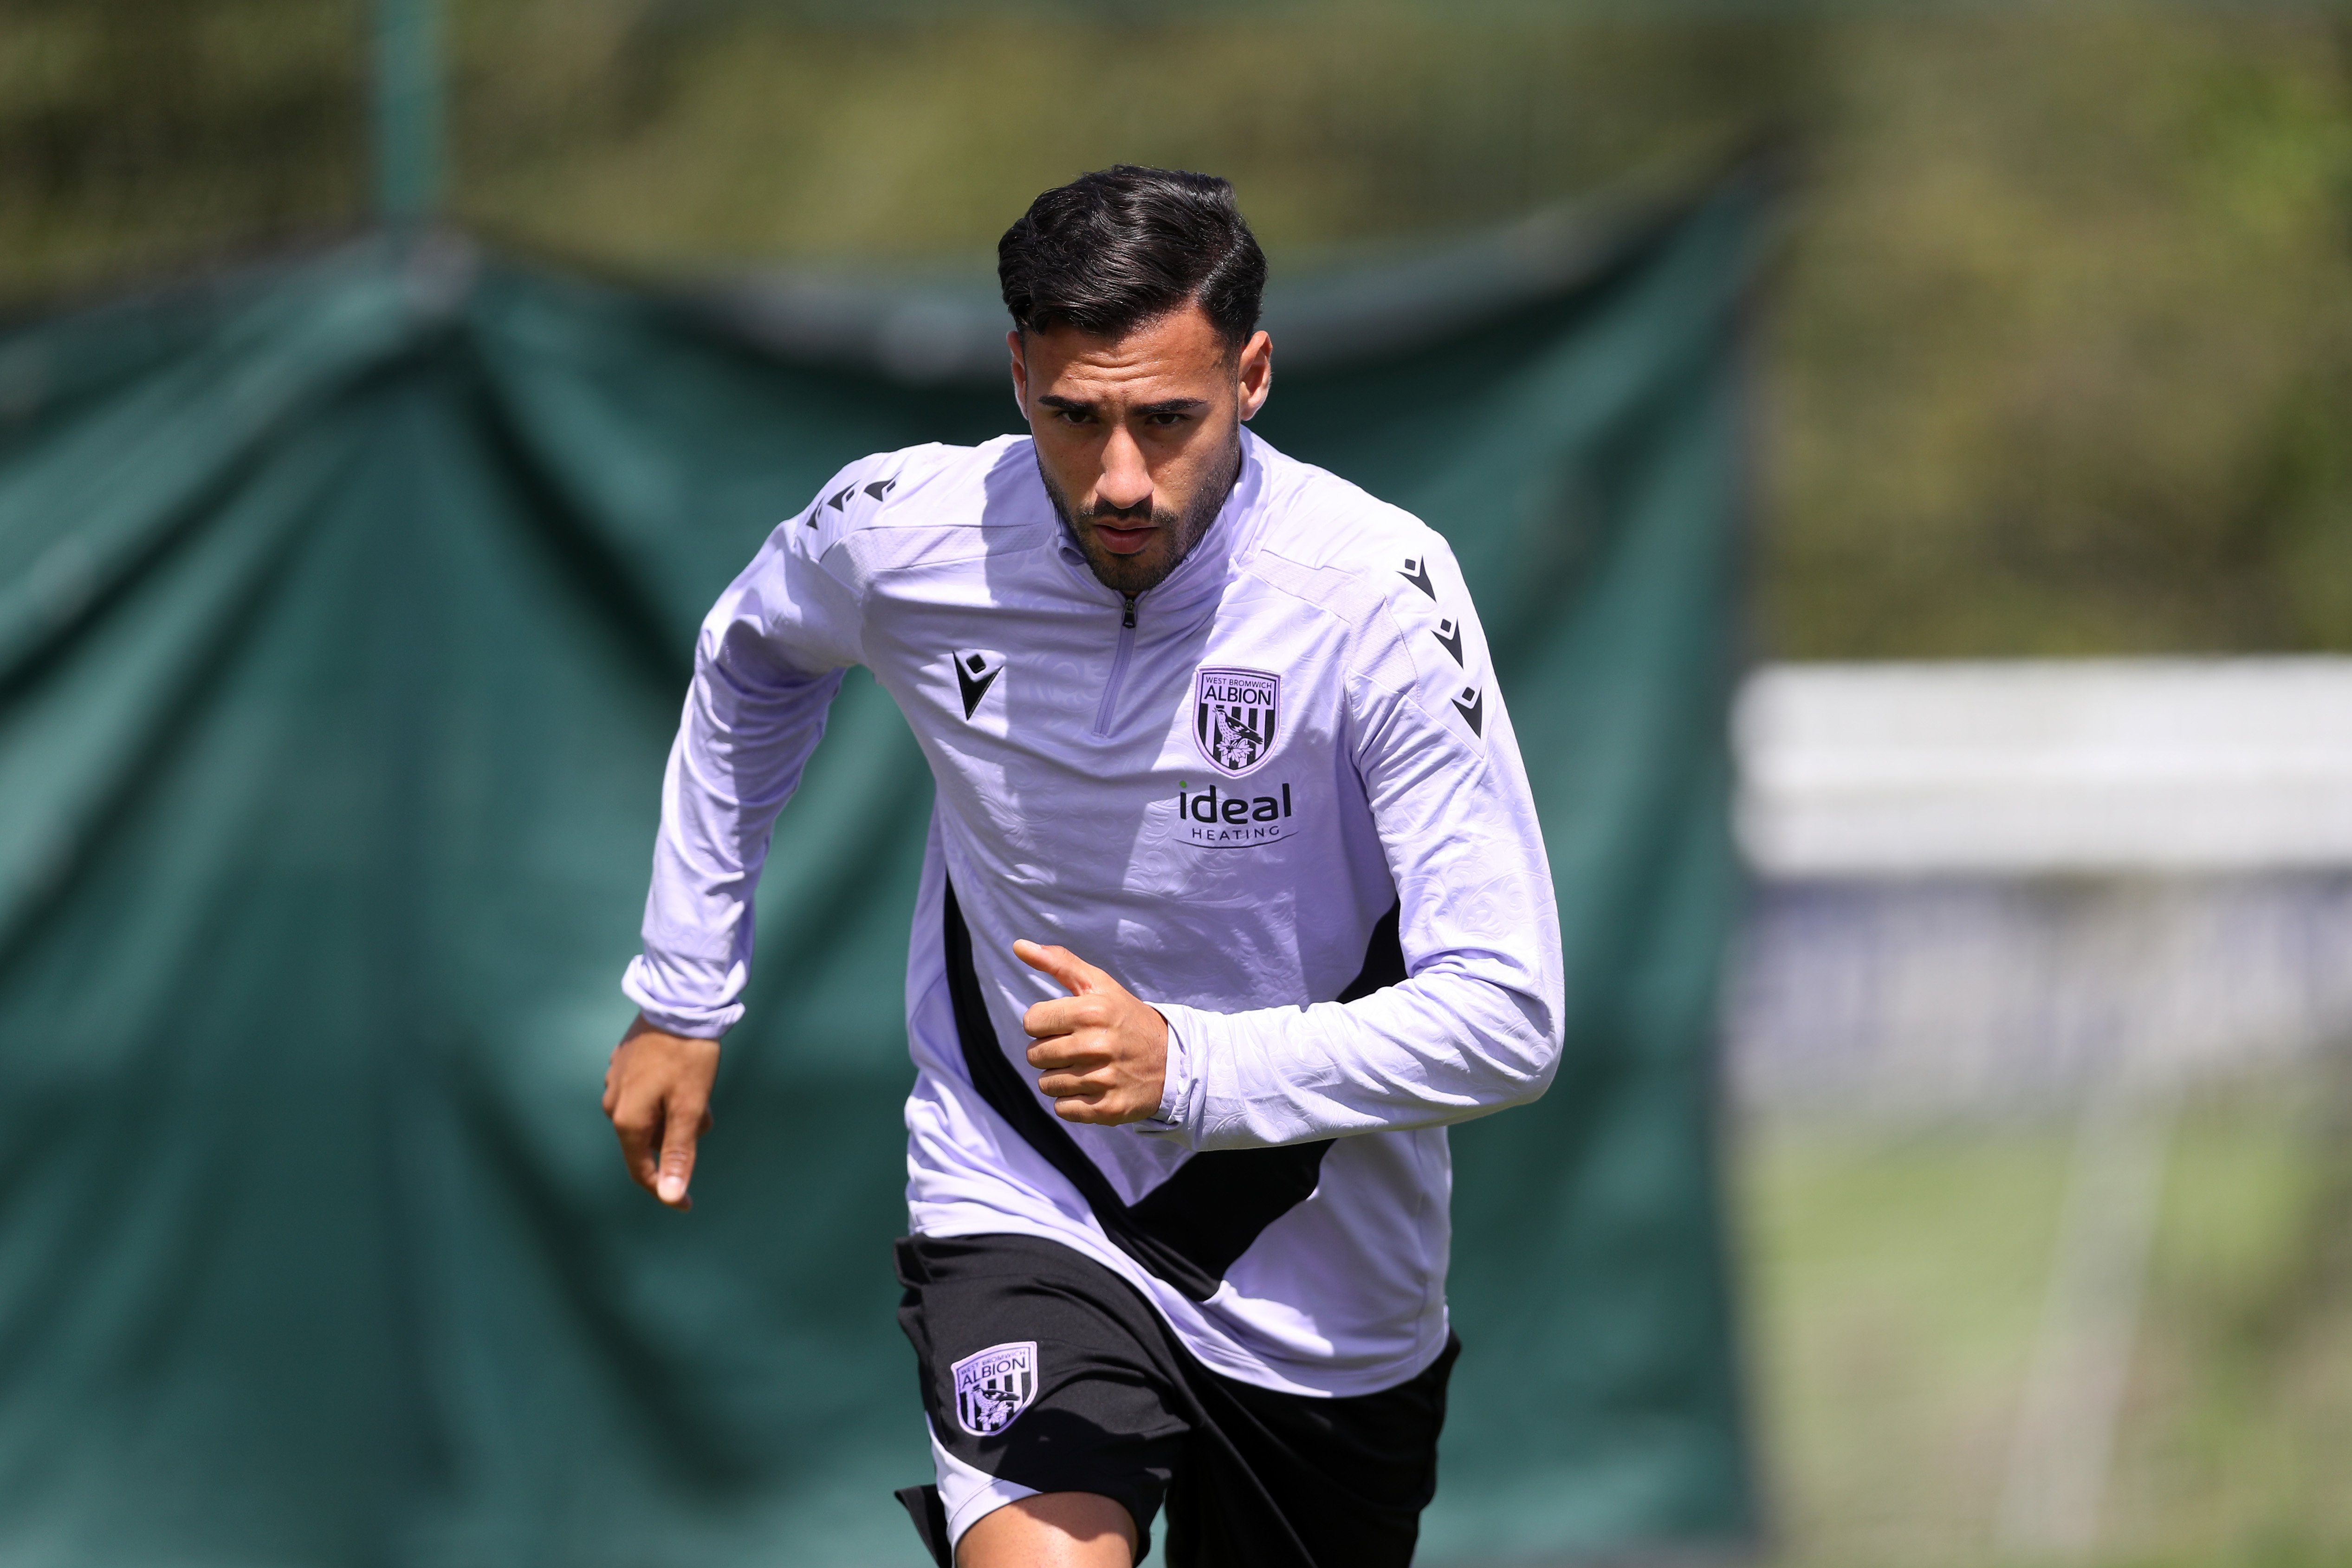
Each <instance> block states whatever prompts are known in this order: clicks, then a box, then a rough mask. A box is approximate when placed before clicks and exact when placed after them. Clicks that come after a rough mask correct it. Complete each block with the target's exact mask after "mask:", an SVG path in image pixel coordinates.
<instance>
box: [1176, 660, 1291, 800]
mask: <svg viewBox="0 0 2352 1568" xmlns="http://www.w3.org/2000/svg"><path fill="white" fill-rule="evenodd" d="M1192 695H1193V716H1192V739H1193V740H1194V741H1196V742H1199V744H1200V747H1201V755H1202V756H1203V757H1206V758H1207V759H1208V760H1209V765H1210V766H1211V767H1213V768H1215V769H1216V770H1217V771H1219V772H1220V773H1226V774H1229V775H1230V776H1232V777H1234V778H1239V777H1240V776H1241V775H1242V774H1244V773H1247V772H1249V771H1250V770H1251V769H1252V768H1255V767H1256V766H1257V765H1258V764H1259V763H1262V762H1264V761H1265V759H1266V757H1267V755H1268V754H1269V753H1271V752H1273V750H1274V725H1275V717H1276V713H1277V712H1278V711H1279V710H1280V709H1281V707H1282V677H1280V676H1278V675H1268V674H1267V673H1266V672H1265V671H1264V670H1262V669H1204V670H1202V671H1201V674H1200V678H1199V679H1197V680H1196V681H1195V682H1194V683H1193V688H1192Z"/></svg>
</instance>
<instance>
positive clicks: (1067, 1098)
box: [1013, 942, 1168, 1127]
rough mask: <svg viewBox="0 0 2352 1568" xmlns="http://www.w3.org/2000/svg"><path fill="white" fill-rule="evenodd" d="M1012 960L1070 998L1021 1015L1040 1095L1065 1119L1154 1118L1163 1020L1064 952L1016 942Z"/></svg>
mask: <svg viewBox="0 0 2352 1568" xmlns="http://www.w3.org/2000/svg"><path fill="white" fill-rule="evenodd" d="M1013 957H1015V958H1017V959H1019V960H1020V961H1021V962H1022V963H1025V964H1027V965H1028V966H1029V967H1030V968H1032V969H1034V970H1038V971H1041V972H1043V973H1045V974H1048V975H1051V976H1052V977H1053V978H1054V979H1055V980H1056V981H1058V982H1060V984H1062V986H1063V988H1064V989H1066V990H1067V991H1068V992H1069V994H1068V995H1067V996H1057V997H1055V999H1054V1000H1052V1001H1051V1002H1040V1003H1038V1004H1037V1005H1035V1006H1034V1007H1032V1008H1030V1009H1029V1011H1028V1012H1026V1013H1024V1014H1023V1015H1022V1016H1021V1026H1022V1027H1023V1028H1024V1029H1026V1030H1027V1031H1028V1032H1029V1034H1030V1036H1031V1037H1032V1038H1034V1040H1035V1041H1036V1042H1037V1043H1036V1044H1035V1045H1034V1046H1031V1047H1029V1065H1030V1066H1031V1067H1033V1068H1040V1069H1042V1070H1041V1071H1040V1074H1039V1076H1038V1079H1037V1089H1038V1092H1039V1093H1041V1094H1043V1095H1045V1097H1046V1098H1047V1099H1048V1100H1052V1101H1053V1102H1054V1114H1055V1115H1056V1116H1059V1117H1060V1118H1061V1119H1062V1120H1063V1121H1087V1122H1092V1123H1094V1124H1095V1125H1096V1126H1098V1127H1116V1126H1118V1124H1119V1123H1121V1122H1124V1121H1145V1120H1147V1119H1148V1118H1150V1117H1154V1116H1157V1115H1159V1114H1160V1095H1161V1094H1162V1093H1164V1092H1165V1091H1166V1089H1167V1081H1168V1020H1167V1019H1165V1018H1163V1017H1161V1016H1160V1014H1159V1012H1158V1010H1157V1009H1155V1008H1153V1007H1152V1006H1151V1005H1150V1004H1149V1003H1145V1002H1141V1001H1139V1000H1137V999H1136V997H1135V996H1133V995H1132V994H1129V991H1128V989H1127V987H1126V986H1124V985H1121V984H1119V983H1118V981H1116V980H1113V979H1112V978H1111V977H1110V976H1109V975H1108V974H1105V973H1103V972H1102V971H1101V970H1099V969H1097V968H1096V967H1095V966H1094V965H1093V964H1091V963H1087V962H1086V961H1085V960H1084V959H1082V958H1080V957H1078V955H1077V954H1076V953H1074V952H1071V951H1070V950H1069V949H1068V948H1066V947H1041V946H1039V945H1038V944H1037V943H1035V942H1014V943H1013Z"/></svg>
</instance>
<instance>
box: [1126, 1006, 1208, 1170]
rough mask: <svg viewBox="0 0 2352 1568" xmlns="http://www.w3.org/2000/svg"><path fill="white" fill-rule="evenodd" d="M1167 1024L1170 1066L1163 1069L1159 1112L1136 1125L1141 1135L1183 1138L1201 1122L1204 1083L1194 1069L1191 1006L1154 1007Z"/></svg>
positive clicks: (1193, 1032)
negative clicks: (1201, 1099)
mask: <svg viewBox="0 0 2352 1568" xmlns="http://www.w3.org/2000/svg"><path fill="white" fill-rule="evenodd" d="M1153 1011H1154V1012H1156V1013H1158V1014H1159V1015H1160V1017H1161V1018H1163V1019H1164V1020H1166V1021H1167V1024H1168V1063H1167V1066H1166V1068H1165V1069H1164V1071H1165V1074H1166V1078H1165V1080H1164V1087H1163V1088H1162V1089H1160V1112H1159V1114H1158V1115H1156V1116H1153V1117H1150V1118H1149V1119H1148V1120H1146V1121H1139V1122H1136V1123H1135V1124H1134V1125H1135V1130H1136V1131H1138V1132H1141V1133H1144V1134H1146V1135H1147V1136H1153V1137H1162V1138H1165V1137H1171V1136H1181V1135H1182V1134H1183V1133H1185V1132H1186V1131H1189V1130H1190V1129H1191V1128H1192V1124H1193V1123H1194V1122H1195V1121H1198V1120H1199V1110H1200V1098H1201V1088H1202V1085H1201V1081H1200V1077H1199V1074H1198V1073H1196V1072H1195V1071H1194V1070H1193V1051H1192V1036H1193V1035H1194V1034H1195V1033H1196V1032H1197V1031H1196V1030H1195V1029H1194V1028H1193V1026H1192V1008H1190V1007H1176V1006H1158V1005H1155V1006H1154V1007H1153Z"/></svg>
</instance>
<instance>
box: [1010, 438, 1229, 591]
mask: <svg viewBox="0 0 2352 1568" xmlns="http://www.w3.org/2000/svg"><path fill="white" fill-rule="evenodd" d="M1241 465H1242V442H1241V430H1240V427H1239V426H1235V428H1234V439H1233V445H1232V448H1231V451H1230V452H1229V454H1228V457H1227V461H1226V463H1225V472H1224V477H1223V479H1220V480H1218V481H1217V482H1216V483H1214V484H1211V485H1204V486H1202V489H1201V493H1200V494H1198V495H1196V496H1194V497H1193V498H1192V500H1191V501H1190V502H1188V503H1187V504H1186V506H1185V508H1184V510H1182V511H1181V512H1178V511H1175V510H1171V509H1169V508H1166V507H1154V508H1153V509H1152V510H1151V526H1152V528H1153V529H1154V531H1157V532H1158V533H1159V534H1160V536H1161V537H1162V538H1166V539H1170V540H1172V541H1174V548H1173V549H1171V551H1169V552H1168V553H1167V554H1165V555H1162V556H1155V555H1153V554H1152V552H1150V551H1145V552H1140V553H1139V554H1135V555H1117V554H1113V553H1112V552H1110V551H1108V550H1106V549H1104V548H1103V546H1102V542H1101V541H1100V540H1098V539H1097V538H1096V537H1095V535H1094V531H1093V530H1091V529H1088V528H1082V527H1080V526H1079V525H1078V521H1077V513H1076V511H1075V510H1073V509H1072V507H1071V505H1070V498H1069V497H1067V496H1066V495H1064V494H1063V493H1062V488H1061V487H1060V486H1059V485H1057V484H1055V482H1054V476H1053V475H1051V474H1049V473H1047V472H1046V471H1045V464H1043V463H1040V464H1038V465H1037V477H1038V478H1039V479H1042V480H1044V481H1045V494H1046V496H1047V497H1048V498H1050V499H1051V500H1052V501H1053V503H1054V514H1055V516H1056V517H1059V518H1060V519H1061V520H1062V531H1063V532H1065V533H1066V534H1068V535H1069V537H1070V542H1072V543H1073V544H1076V546H1077V547H1078V553H1079V554H1080V555H1083V556H1085V557H1086V562H1087V570H1089V571H1091V572H1092V573H1094V574H1095V580H1096V581H1097V582H1099V583H1100V584H1102V585H1103V586H1104V587H1106V588H1108V589H1109V590H1110V591H1111V592H1112V593H1114V594H1126V595H1137V594H1142V593H1148V592H1149V591H1150V590H1151V589H1153V588H1157V587H1158V586H1160V584H1161V583H1163V582H1165V581H1167V578H1168V574H1170V573H1171V572H1173V571H1175V570H1176V568H1177V567H1179V566H1181V565H1182V564H1183V563H1184V562H1185V559H1186V558H1187V557H1188V556H1190V555H1191V554H1192V547H1193V546H1194V545H1196V544H1198V543H1200V542H1201V541H1202V539H1203V538H1204V537H1206V535H1207V534H1208V531H1209V530H1210V528H1211V527H1212V526H1213V525H1214V524H1215V522H1216V521H1217V514H1218V513H1219V512H1220V511H1223V510H1224V506H1225V497H1226V496H1228V495H1230V494H1232V493H1233V488H1234V480H1235V479H1239V478H1240V477H1241ZM1093 515H1094V516H1096V517H1099V518H1104V519H1110V518H1115V517H1118V516H1120V515H1122V514H1121V513H1120V512H1119V511H1118V510H1117V509H1115V508H1112V507H1107V506H1104V505H1103V504H1102V503H1101V502H1099V501H1097V503H1096V504H1095V509H1094V513H1093Z"/></svg>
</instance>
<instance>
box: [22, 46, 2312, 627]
mask: <svg viewBox="0 0 2352 1568" xmlns="http://www.w3.org/2000/svg"><path fill="white" fill-rule="evenodd" d="M447 11H448V20H447V26H446V36H447V38H448V47H449V55H450V72H451V103H452V112H453V115H454V124H453V126H452V128H451V130H452V134H451V138H450V147H451V163H452V165H453V166H452V169H451V179H452V197H451V200H452V205H453V216H455V217H456V218H457V220H458V221H460V222H462V223H464V224H466V225H467V226H471V227H474V228H476V229H478V230H479V231H481V232H484V233H486V234H488V235H490V236H492V237H496V238H499V239H500V240H503V241H505V242H506V243H509V244H511V245H516V246H520V247H524V248H526V249H530V250H536V251H540V252H542V253H552V254H555V255H558V256H562V257H564V258H572V259H575V260H587V261H593V262H597V263H602V264H605V265H610V266H617V267H621V268H627V269H631V270H635V271H640V272H647V273H666V272H673V271H676V270H678V269H682V268H707V267H710V266H714V265H718V266H741V265H761V264H768V263H783V264H799V265H810V264H814V265H824V266H832V267H845V266H852V265H855V266H867V267H870V266H876V265H883V266H934V265H963V266H973V265H979V264H981V263H983V262H984V261H985V259H986V258H987V257H988V255H989V252H990V250H991V247H992V243H993V240H994V237H995V236H996V235H997V234H998V233H999V232H1000V231H1001V230H1002V228H1003V226H1004V225H1005V223H1006V222H1008V221H1009V220H1010V218H1011V217H1012V216H1013V215H1014V214H1015V213H1017V212H1018V211H1019V209H1020V208H1021V206H1022V205H1024V203H1025V201H1026V200H1027V198H1028V197H1029V196H1030V195H1034V193H1035V192H1036V191H1037V190H1039V189H1041V188H1043V187H1044V186H1045V185H1047V184H1054V183H1056V182H1058V181H1060V180H1062V179H1065V178H1066V177H1068V176H1069V175H1070V174H1074V173H1076V171H1078V170H1080V169H1083V168H1088V167H1095V166H1099V165H1101V164H1103V163H1108V162H1112V161H1114V160H1119V159H1125V160H1130V161H1139V162H1156V163H1174V164H1181V165H1185V166H1191V167H1201V168H1210V169H1214V170H1217V171H1219V172H1222V173H1225V174H1230V175H1231V176H1233V177H1234V180H1235V182H1236V183H1237V184H1238V185H1239V186H1240V188H1241V191H1242V195H1243V199H1244V205H1245V208H1246V210H1248V212H1249V213H1250V215H1251V216H1252V219H1253V221H1254V222H1255V224H1256V225H1257V226H1258V227H1259V229H1260V232H1261V233H1262V234H1263V236H1264V237H1265V240H1266V242H1267V246H1268V249H1269V250H1270V251H1271V252H1272V254H1273V257H1274V261H1275V265H1276V267H1277V268H1281V267H1284V266H1286V265H1304V264H1307V263H1310V262H1312V261H1314V260H1316V259H1318V258H1328V256H1330V255H1331V254H1333V253H1335V252H1346V251H1350V250H1360V249H1365V248H1371V247H1381V246H1383V245H1387V244H1391V243H1396V242H1402V241H1410V240H1412V239H1415V238H1420V237H1429V236H1432V235H1437V234H1443V233H1445V232H1448V231H1452V230H1458V229H1460V228H1462V227H1464V226H1474V225H1478V224H1483V223H1487V222H1492V221H1496V220H1500V219H1503V218H1506V217H1508V216H1511V215H1513V214H1516V213H1518V212H1521V211H1524V210H1526V209H1527V208H1528V207H1531V206H1535V205H1542V204H1546V203H1549V202H1553V201H1558V200H1561V199H1565V198H1569V197H1572V196H1575V195H1579V194H1581V193H1586V192H1590V191H1591V190H1594V189H1596V188H1603V187H1608V186H1611V185H1612V184H1623V183H1624V182H1627V181H1629V180H1652V181H1654V180H1662V179H1672V178H1675V177H1677V176H1681V177H1696V176H1697V175H1698V174H1700V173H1701V172H1703V171H1704V170H1706V168H1707V167H1709V166H1710V165H1711V163H1713V162H1714V161H1716V160H1717V159H1719V158H1721V157H1722V156H1724V155H1725V154H1726V153H1727V152H1728V150H1730V149H1732V148H1734V147H1736V146H1738V145H1739V144H1741V143H1742V142H1745V141H1747V140H1748V139H1750V138H1752V137H1754V136H1755V135H1757V134H1758V133H1759V132H1771V133H1777V134H1781V135H1785V136H1787V137H1789V138H1790V140H1791V141H1792V142H1793V143H1794V145H1795V146H1796V148H1797V149H1798V151H1799V158H1798V161H1797V166H1798V170H1799V179H1798V182H1797V184H1796V185H1795V187H1794V189H1793V192H1792V197H1791V205H1790V231H1789V236H1788V241H1789V242H1788V245H1787V247H1786V249H1785V251H1784V253H1783V257H1782V264H1781V266H1780V268H1779V271H1778V273H1777V275H1776V277H1775V278H1774V279H1773V284H1774V287H1773V292H1772V297H1771V303H1770V307H1769V310H1768V311H1767V312H1766V313H1765V315H1764V316H1763V318H1762V331H1761V333H1760V337H1759V354H1760V360H1761V369H1762V373H1763V374H1762V381H1763V387H1764V397H1763V400H1762V408H1761V413H1760V419H1759V460H1760V464H1761V469H1762V480H1763V494H1764V497H1765V503H1766V506H1765V510H1766V514H1767V515H1766V521H1765V526H1764V528H1763V530H1762V534H1761V555H1762V573H1761V595H1760V619H1759V633H1760V641H1761V644H1762V646H1763V647H1764V648H1765V649H1766V651H1768V652H1770V653H1773V654H1776V655H1780V656H1786V657H1801V658H1877V657H1901V656H1914V657H1940V656H1959V655H2004V654H2076V653H2104V652H2157V651H2180V652H2189V651H2222V650H2232V649H2301V648H2314V649H2318V648H2334V649H2352V441H2347V439H2346V438H2345V432H2346V431H2347V429H2348V428H2352V85H2348V84H2352V74H2348V73H2347V58H2352V45H2347V36H2352V31H2348V29H2352V24H2347V22H2345V21H2343V20H2341V19H2339V18H2338V16H2336V15H2335V14H2334V13H2331V12H2328V11H2325V10H2305V9H2298V8H2295V7H2293V6H2265V7H2254V8H2234V7H2220V6H2216V7H2212V8H2208V9H2195V8H2179V7H2170V6H2158V5H2094V4H2087V3H2086V4H2079V5H2025V4H2016V5H1998V4H1993V5H1975V6H1968V7H1957V8H1956V7H1925V6H1922V7H1908V6H1895V5H1880V6H1857V5H1845V6H1822V7H1785V8H1774V7H1771V6H1757V5H1746V6H1732V7H1713V8H1698V9H1692V8H1668V9H1651V10H1637V9H1635V8H1632V7H1623V6H1618V7H1608V8H1591V9H1571V8H1561V7H1538V6H1495V7H1480V6H1465V5H1451V6H1441V5H1434V4H1431V3H1426V0H1423V3H1418V4H1416V3H1410V0H1391V3H1387V4H1381V3H1363V4H1338V3H1335V0H1320V3H1317V0H1298V3H1295V4H1290V5H1267V6H1257V7H1245V6H1225V7H1216V6H1210V7H1191V8H1186V9H1184V10H1182V11H1181V12H1180V11H1171V10H1167V9H1157V8H1144V7H1138V6H1124V7H1122V6H1075V5H1042V4H1028V5H965V6H961V7H949V6H909V5H899V6H879V7H868V8H860V7H856V6H846V5H834V6H816V7H812V6H809V5H793V4H790V3H787V0H447ZM368 25H369V12H368V8H367V6H366V5H365V4H364V3H363V0H0V300H13V301H16V302H18V303H20V304H22V303H27V302H31V301H36V300H54V299H57V298H58V297H60V296H66V297H70V296H73V295H79V294H85V293H88V292H90V291H92V290H94V289H101V288H105V287H110V286H114V285H117V284H120V283H121V282H123V281H126V280H130V279H142V278H150V277H154V276H158V275H163V274H168V273H170V272H172V271H174V270H176V269H182V268H187V267H191V266H194V265H197V264H199V263H202V262H204V261H206V260H208V259H211V258H217V257H220V256H222V255H225V254H236V253H242V252H249V251H251V250H254V249H256V248H259V247H268V246H269V245H272V244H278V243H285V242H288V241H292V240H297V239H301V238H305V237H314V236H317V235H320V234H326V233H332V232H337V231H340V230H345V229H348V228H351V227H352V226H356V225H357V224H359V223H361V222H362V220H363V216H364V214H365V213H366V211H367V210H368V192H367V189H366V184H367V168H368V158H367V149H366V147H365V144H364V137H365V130H366V119H367V116H366V105H365V102H364V94H365V82H366V69H365V47H366V38H367V29H368Z"/></svg>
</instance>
